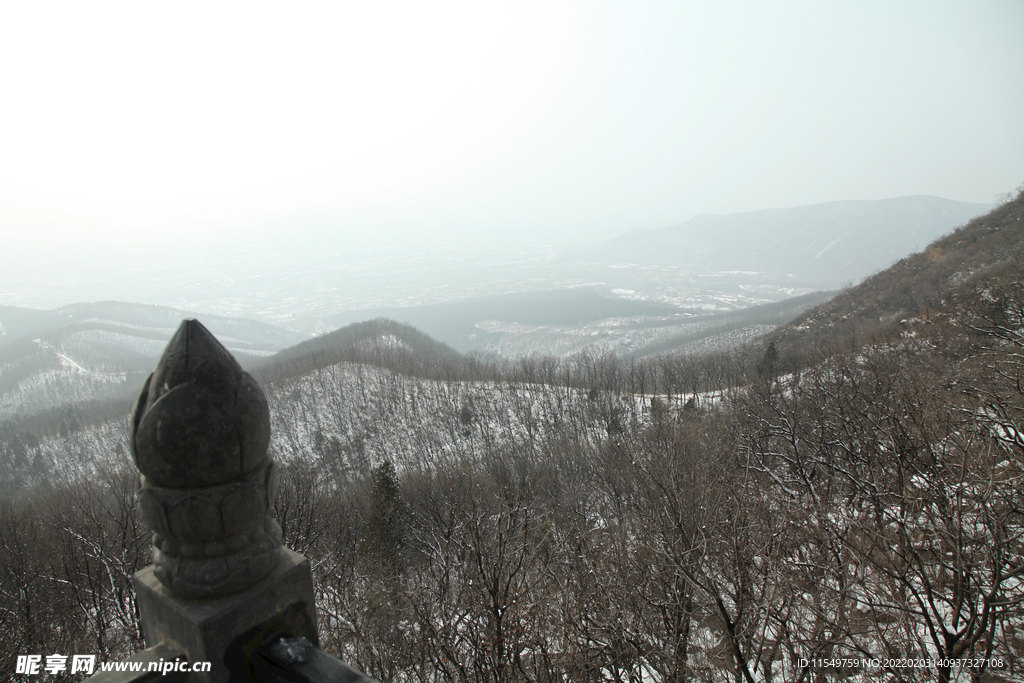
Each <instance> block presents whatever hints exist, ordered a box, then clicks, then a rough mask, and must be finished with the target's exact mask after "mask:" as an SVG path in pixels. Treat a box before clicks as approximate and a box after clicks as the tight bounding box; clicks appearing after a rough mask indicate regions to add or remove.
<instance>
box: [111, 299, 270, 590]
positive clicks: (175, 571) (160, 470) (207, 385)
mask: <svg viewBox="0 0 1024 683" xmlns="http://www.w3.org/2000/svg"><path fill="white" fill-rule="evenodd" d="M130 431H131V433H130V444H131V449H132V456H133V458H134V459H135V464H136V465H137V466H138V468H139V471H140V472H141V473H142V488H141V490H140V492H139V501H140V506H141V508H142V514H143V517H144V519H145V520H146V522H147V523H148V524H149V525H150V526H151V527H152V528H153V531H154V535H153V545H154V550H153V564H154V565H155V566H156V568H155V573H156V576H157V578H158V579H159V580H160V582H161V583H163V585H164V586H166V587H167V588H168V589H169V590H170V591H171V592H172V593H174V594H175V595H178V596H180V597H183V598H193V599H197V598H209V597H215V596H219V595H227V594H230V593H234V592H237V591H240V590H243V589H245V588H248V587H249V586H252V585H253V584H255V583H256V582H258V581H259V580H260V579H262V578H263V577H264V576H266V575H267V574H269V573H270V571H271V570H273V568H274V566H275V564H276V562H277V559H278V553H280V552H282V550H281V528H280V527H279V526H278V524H277V522H276V520H275V519H274V508H273V503H274V498H275V497H276V495H277V477H276V472H275V470H274V463H273V462H272V461H271V459H270V457H269V455H268V453H267V447H268V446H269V444H270V411H269V409H268V407H267V401H266V397H265V396H264V395H263V391H262V389H260V387H259V385H258V384H257V383H256V380H254V379H253V378H252V376H250V375H249V374H248V373H247V372H245V371H243V370H242V368H241V367H240V366H239V365H238V363H237V361H235V359H234V358H233V357H232V356H231V354H230V353H229V352H228V350H227V349H225V348H224V347H223V346H222V345H221V344H220V342H218V341H217V340H216V339H215V338H214V337H213V335H212V334H210V332H209V331H208V330H207V329H206V328H205V327H203V326H202V325H201V324H200V323H199V322H198V321H196V320H191V319H190V320H185V321H183V322H182V323H181V326H180V327H179V328H178V331H177V332H176V333H175V334H174V337H172V338H171V341H170V342H169V343H168V344H167V348H166V349H165V350H164V353H163V355H162V356H161V357H160V360H159V362H158V363H157V366H156V370H154V372H153V374H152V375H150V376H149V379H147V380H146V383H145V385H144V386H143V387H142V391H141V393H140V394H139V397H138V399H137V401H136V404H135V408H134V410H133V411H132V417H131V425H130Z"/></svg>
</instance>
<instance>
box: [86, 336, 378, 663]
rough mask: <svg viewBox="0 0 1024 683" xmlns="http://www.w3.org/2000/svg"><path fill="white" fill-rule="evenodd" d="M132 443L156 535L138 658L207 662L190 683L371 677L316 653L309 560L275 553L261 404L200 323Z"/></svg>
mask: <svg viewBox="0 0 1024 683" xmlns="http://www.w3.org/2000/svg"><path fill="white" fill-rule="evenodd" d="M130 443H131V451H132V455H133V457H134V459H135V464H136V465H137V466H138V468H139V471H140V472H141V475H142V477H141V480H142V486H141V489H140V491H139V504H140V507H141V510H142V515H143V518H144V519H145V521H146V523H147V524H149V526H150V527H152V529H153V564H151V565H150V566H148V567H146V568H145V569H143V570H141V571H139V572H137V573H136V574H135V589H136V593H137V597H138V605H139V613H140V617H141V622H142V628H143V632H144V634H145V637H146V645H147V646H148V647H149V650H147V651H146V652H149V651H150V650H153V651H154V652H156V651H159V652H160V653H161V656H162V657H163V656H166V655H167V654H168V653H171V652H176V653H180V654H181V655H183V656H184V657H185V658H187V659H188V660H189V661H190V662H210V663H211V670H210V671H209V672H208V673H202V672H200V673H192V674H191V680H193V681H196V682H197V683H227V682H228V681H231V682H232V683H234V682H235V681H248V680H274V675H275V674H274V673H273V671H275V670H276V669H275V667H276V666H278V665H281V666H284V667H285V669H287V667H288V666H289V665H290V664H296V665H299V668H301V665H303V663H306V662H308V661H309V660H310V658H311V657H313V658H314V659H316V658H321V659H322V658H326V660H330V661H327V668H328V670H329V671H330V672H331V673H330V677H329V678H324V679H323V680H338V681H341V680H347V681H358V680H363V681H368V680H369V679H367V678H365V677H363V676H362V675H361V674H359V673H358V672H356V671H354V670H352V669H348V668H347V667H345V666H344V665H342V664H341V663H340V662H338V661H337V660H335V659H334V658H332V657H329V656H328V655H324V654H323V653H321V652H319V650H317V649H316V648H317V645H318V638H317V623H316V606H315V603H314V594H313V580H312V573H311V571H310V566H309V561H308V560H307V559H306V558H305V557H303V556H302V555H300V554H298V553H296V552H293V551H291V550H289V549H287V548H284V547H283V546H282V541H281V527H280V526H278V524H277V521H276V519H275V516H274V507H273V504H274V498H275V497H276V495H277V473H276V471H275V468H274V463H273V461H272V460H271V458H270V457H269V455H268V453H267V448H268V446H269V443H270V413H269V410H268V407H267V401H266V398H265V396H264V394H263V391H262V390H261V389H260V387H259V385H258V384H257V383H256V381H255V380H254V379H253V378H252V376H250V375H249V374H248V373H247V372H245V371H243V370H242V368H241V367H240V366H239V365H238V363H237V362H236V361H235V359H234V358H233V357H232V356H231V354H230V353H229V352H228V351H227V349H225V348H224V347H223V346H222V345H221V344H220V342H218V341H217V340H216V339H215V338H214V337H213V335H212V334H210V332H209V331H207V329H206V328H205V327H203V326H202V325H201V324H200V323H199V322H198V321H196V320H185V321H183V322H182V324H181V326H180V327H179V328H178V331H177V332H176V333H175V335H174V337H173V338H172V339H171V341H170V342H169V343H168V344H167V348H166V349H165V350H164V353H163V355H162V356H161V358H160V360H159V362H158V363H157V366H156V370H155V371H154V372H153V374H152V375H150V377H149V379H147V380H146V383H145V385H144V386H143V388H142V392H141V393H140V394H139V397H138V400H137V402H136V405H135V408H134V410H133V411H132V416H131V423H130ZM303 638H304V639H305V640H301V639H303ZM289 639H291V640H289ZM282 643H283V644H284V645H286V646H288V645H289V644H290V643H296V644H294V645H290V646H289V647H283V646H282V645H281V644H282ZM272 646H273V652H274V653H278V655H280V656H279V657H278V660H279V661H276V660H275V659H274V657H275V656H276V655H274V654H272V653H271V649H272ZM295 652H302V653H305V654H304V655H303V656H298V655H295V656H292V655H290V654H289V653H293V654H294V653H295ZM260 653H263V654H262V656H261V654H260ZM141 654H142V655H145V653H141ZM153 656H154V655H150V656H149V658H150V659H152V657H153ZM139 658H140V657H139V656H137V657H136V658H134V659H139ZM293 660H294V661H293ZM317 661H320V659H317ZM322 663H323V662H321V664H322ZM268 667H269V670H270V673H268ZM338 667H340V668H338ZM307 668H308V667H307ZM94 678H95V679H97V680H99V679H100V676H96V677H94ZM285 679H287V680H299V681H301V680H306V679H304V678H302V677H301V674H300V675H296V674H294V673H291V674H289V675H288V676H285V677H282V678H281V680H285ZM108 680H114V679H113V678H110V679H108ZM119 680H148V679H144V678H124V677H121V678H119ZM163 680H170V679H163Z"/></svg>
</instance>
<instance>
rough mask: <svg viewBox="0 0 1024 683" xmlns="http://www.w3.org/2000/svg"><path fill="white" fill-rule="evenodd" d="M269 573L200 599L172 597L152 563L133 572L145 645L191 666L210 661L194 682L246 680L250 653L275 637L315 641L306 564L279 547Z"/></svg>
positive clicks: (297, 556) (313, 618)
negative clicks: (161, 646) (179, 655)
mask: <svg viewBox="0 0 1024 683" xmlns="http://www.w3.org/2000/svg"><path fill="white" fill-rule="evenodd" d="M223 561H224V560H222V562H223ZM270 570H271V571H270V572H269V574H266V573H265V574H266V575H265V576H264V578H263V579H262V580H261V581H260V582H259V583H258V584H256V585H254V586H253V587H251V588H249V589H247V590H244V591H241V592H237V593H233V594H231V595H227V596H224V597H220V598H212V599H209V600H202V601H196V600H186V599H182V598H181V597H180V596H178V595H176V594H174V593H172V592H171V591H170V590H169V589H168V588H167V586H166V584H165V583H164V582H163V581H162V580H158V577H157V575H156V572H155V566H154V565H150V566H149V567H147V568H146V569H143V570H141V571H139V572H137V573H136V574H135V591H136V594H137V596H138V603H139V614H140V615H141V620H142V629H143V632H144V633H145V635H146V643H147V644H148V645H151V646H152V645H156V644H158V643H165V644H167V645H169V646H171V647H173V648H175V649H176V650H179V651H181V652H184V653H186V654H187V655H188V658H189V660H191V661H193V662H198V661H209V662H211V663H212V665H213V666H212V669H211V671H210V672H209V674H192V676H193V680H195V681H197V682H200V683H227V681H230V680H239V679H241V680H249V678H248V660H249V658H250V657H251V655H252V651H255V648H257V647H259V646H260V645H262V644H263V643H265V642H268V641H269V640H270V639H271V638H272V637H273V636H274V635H275V634H283V635H288V636H305V637H306V638H308V639H309V640H310V641H312V642H313V643H316V642H317V628H316V610H315V605H314V602H313V600H314V596H313V579H312V573H311V572H310V569H309V561H308V560H307V559H306V558H304V557H303V556H302V555H299V554H298V553H295V552H292V551H291V550H287V549H284V548H281V549H279V552H278V553H277V554H276V555H275V556H274V557H273V563H272V565H271V567H270ZM237 669H242V670H243V671H244V673H243V671H238V670H237ZM232 674H235V675H237V676H238V677H237V678H235V677H233V676H232Z"/></svg>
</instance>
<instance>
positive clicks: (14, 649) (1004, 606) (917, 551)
mask: <svg viewBox="0 0 1024 683" xmlns="http://www.w3.org/2000/svg"><path fill="white" fill-rule="evenodd" d="M1022 216H1024V196H1022V195H1021V194H1020V193H1018V195H1017V197H1016V199H1014V200H1013V201H1010V202H1008V203H1006V204H1005V205H1003V206H1001V207H999V208H998V209H996V210H994V211H993V212H992V213H990V214H988V215H986V216H984V217H981V218H978V219H976V220H974V221H972V222H971V223H970V224H968V225H966V226H964V227H963V228H961V229H960V230H958V231H957V232H955V233H953V234H952V235H950V236H948V237H946V238H943V239H942V240H940V241H938V242H936V243H934V244H933V245H931V246H930V247H929V248H928V249H927V250H926V251H924V252H923V253H921V254H918V255H915V256H912V257H910V258H908V259H905V260H903V261H901V262H900V263H898V264H896V265H895V266H894V267H893V268H891V269H889V270H887V271H884V272H882V273H880V274H878V275H877V276H875V277H873V278H870V279H869V280H867V281H865V282H864V283H863V284H861V285H859V286H857V287H853V288H850V289H848V290H847V291H845V292H844V293H842V294H841V295H840V296H839V297H837V298H836V299H834V300H832V301H831V302H829V303H826V304H824V305H822V306H819V307H818V308H816V309H813V310H812V311H810V312H808V313H807V314H806V315H805V316H803V317H801V318H800V319H798V320H797V321H795V322H794V323H792V324H790V325H787V326H785V327H783V328H780V329H777V330H775V331H774V332H772V333H771V334H770V335H768V336H766V337H764V338H762V339H760V340H758V341H757V342H756V343H755V344H753V345H751V346H747V347H744V348H740V349H737V350H735V351H731V352H728V353H717V354H709V355H681V354H674V353H672V352H667V353H664V354H661V355H655V356H651V357H648V358H645V359H642V360H635V359H634V360H628V359H622V358H620V357H617V356H615V355H613V354H610V353H606V354H600V353H588V352H583V353H578V354H575V355H572V356H567V357H563V358H550V357H540V356H534V357H524V358H520V359H517V360H514V361H511V360H509V361H501V360H497V359H489V358H482V357H464V356H460V355H458V354H456V353H454V352H453V351H451V350H450V349H448V348H446V347H444V346H442V345H437V344H436V343H434V342H432V340H429V338H426V337H424V336H422V335H417V333H416V332H415V330H411V328H408V327H407V326H398V325H396V324H393V323H388V322H386V321H376V322H374V323H372V324H366V325H364V326H363V327H353V328H351V329H348V328H346V329H347V331H345V330H342V331H339V332H338V333H335V334H336V335H337V336H336V337H334V338H329V337H324V338H320V339H318V340H315V341H314V342H308V343H307V346H306V347H303V348H299V347H297V349H296V350H295V351H294V353H292V355H282V356H281V357H279V358H278V359H276V360H275V361H271V362H270V363H268V365H267V366H266V367H264V368H263V369H261V370H257V375H258V376H259V377H260V381H261V383H262V384H263V385H264V388H265V391H266V393H267V396H268V399H269V402H270V405H271V410H272V424H273V430H274V431H273V441H272V449H273V451H274V454H275V457H276V458H277V460H278V462H279V464H280V468H281V475H282V485H281V493H280V496H279V499H278V502H277V511H278V518H279V521H280V522H281V526H282V528H283V529H284V533H285V542H286V544H287V545H289V546H290V547H292V548H294V549H295V550H298V551H299V552H302V553H304V554H306V555H307V556H309V557H310V558H311V560H312V565H313V567H314V572H315V580H316V589H317V598H318V603H317V607H318V610H319V619H320V628H321V646H322V647H324V649H326V650H328V651H330V652H332V653H334V654H336V655H337V656H339V657H340V658H342V659H344V660H346V661H348V662H350V663H352V664H353V665H355V666H357V667H359V668H361V669H363V670H364V671H366V672H367V673H368V674H370V675H372V676H375V677H377V678H379V679H380V680H382V681H424V682H426V681H465V682H466V683H469V682H471V681H472V682H475V681H483V680H487V681H495V682H498V681H551V682H554V681H560V682H561V681H566V680H571V681H723V682H725V681H838V680H852V681H870V680H886V681H923V680H938V681H988V682H995V683H998V682H999V681H1013V680H1020V676H1021V675H1022V673H1021V672H1022V670H1024V659H1022V657H1024V538H1022V534H1024V438H1022V436H1021V432H1020V430H1019V427H1020V425H1021V423H1022V419H1024V389H1022V387H1024V358H1022V355H1021V353H1022V350H1024V285H1022V284H1021V282H1022V278H1024V268H1022V265H1024V251H1022V250H1024V221H1021V217H1022ZM118 424H119V423H118V422H104V423H102V424H101V425H94V426H90V427H87V428H85V427H83V428H82V429H77V430H72V429H68V430H67V433H66V434H65V433H57V434H55V435H51V436H46V437H45V438H40V439H39V440H38V443H36V444H32V445H30V444H25V443H24V442H22V446H21V447H20V450H14V451H12V450H11V447H10V445H9V444H10V441H9V440H8V441H4V444H5V445H4V449H5V450H4V453H3V457H4V458H5V460H4V462H5V463H15V465H16V464H17V463H18V462H22V461H26V462H28V463H29V465H28V466H29V467H30V468H31V470H32V471H31V472H30V474H27V475H25V476H24V479H23V481H22V483H21V485H22V486H26V487H27V486H32V487H33V491H32V495H18V493H17V492H14V491H10V492H9V494H8V496H7V498H5V499H4V500H3V501H0V568H2V569H0V571H2V574H0V630H2V631H3V632H4V633H7V634H11V635H10V636H9V637H8V638H7V639H6V640H5V644H4V650H5V652H6V653H8V654H10V653H23V652H65V651H75V652H95V653H98V654H100V656H101V658H103V659H111V658H115V657H124V656H125V655H126V654H127V653H128V652H129V651H131V650H132V649H133V648H137V647H139V646H140V644H141V640H140V637H139V634H138V629H137V625H136V623H135V616H134V615H135V609H134V594H133V592H132V591H131V590H130V582H129V579H130V576H131V573H132V572H133V571H135V570H136V569H138V568H141V567H142V566H144V565H145V564H146V563H147V562H148V552H149V549H148V544H149V542H150V534H149V533H148V531H147V530H146V529H145V528H144V527H143V526H142V523H141V520H140V519H139V518H138V512H137V508H136V506H135V503H134V487H135V483H134V481H135V474H134V473H133V471H132V469H131V468H130V466H129V465H128V464H127V459H126V457H125V456H124V455H123V454H118V449H119V448H120V446H119V444H120V443H121V442H120V441H119V438H120V437H119V432H118V431H117V429H118V428H119V427H118V426H117V425H118ZM100 451H102V452H100ZM19 458H21V459H22V460H19ZM36 458H39V464H38V465H34V464H33V462H32V461H33V460H34V459H36ZM68 460H73V461H74V462H75V463H76V465H75V467H70V466H61V465H60V463H61V462H65V461H68ZM5 466H9V467H11V466H14V465H5ZM62 467H63V469H62ZM12 471H16V472H21V471H22V470H18V469H15V470H12ZM83 472H86V473H88V476H87V477H82V476H81V474H82V473H83ZM63 473H67V478H64V474H63ZM76 473H77V474H76ZM76 477H78V478H76ZM72 481H73V483H72ZM55 624H60V625H61V627H60V628H55V627H54V625H55ZM861 658H869V659H876V660H877V662H876V663H877V666H875V665H871V666H867V667H865V666H862V665H861ZM908 659H909V661H910V665H909V666H908V665H907V660H908ZM823 661H827V662H833V663H836V662H838V665H836V666H831V665H826V664H823Z"/></svg>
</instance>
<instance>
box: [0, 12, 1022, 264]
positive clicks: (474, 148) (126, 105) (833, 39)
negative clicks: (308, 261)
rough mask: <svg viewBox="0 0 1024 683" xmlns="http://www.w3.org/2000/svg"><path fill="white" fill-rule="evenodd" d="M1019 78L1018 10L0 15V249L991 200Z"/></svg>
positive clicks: (596, 229)
mask: <svg viewBox="0 0 1024 683" xmlns="http://www.w3.org/2000/svg"><path fill="white" fill-rule="evenodd" d="M1022 74H1024V2H1020V1H1019V0H1007V1H1005V2H996V1H984V0H969V1H964V2H942V1H937V0H928V1H925V2H910V1H899V2H893V1H892V0H885V1H883V2H866V1H864V0H858V1H857V2H843V3H839V2H819V1H814V2H776V1H772V2H722V1H720V0H716V1H715V2H682V1H680V2H644V1H642V0H630V1H629V2H620V3H616V2H600V1H598V0H584V1H581V2H568V1H563V0H541V1H539V2H531V1H529V0H515V1H514V2H503V3H497V2H493V3H492V2H482V1H480V0H471V1H467V2H445V1H442V0H432V1H430V2H386V1H375V2H365V1H360V2H330V3H273V4H271V3H254V2H246V3H237V4H224V3H208V2H199V3H185V2H175V3H141V2H126V3H123V4H110V3H104V2H73V3H72V2H69V3H51V2H23V3H5V4H4V7H3V9H2V10H0V97H2V103H0V234H2V236H3V238H4V239H5V240H6V241H7V243H8V244H14V243H17V242H20V241H23V240H25V239H28V238H31V239H32V240H33V241H35V242H36V243H38V241H39V240H71V241H75V242H80V241H85V242H89V243H92V244H97V245H99V244H102V243H103V242H104V240H112V239H113V240H124V239H126V238H131V239H137V240H149V239H156V238H157V236H158V235H163V234H164V230H165V229H166V228H169V227H173V228H177V229H180V230H183V231H196V230H202V231H203V232H204V233H206V234H215V233H216V232H217V231H220V230H229V229H235V230H237V229H243V228H250V227H258V226H263V225H267V224H272V225H273V224H280V222H281V221H282V219H283V220H284V223H289V222H291V223H293V224H294V223H295V222H296V221H299V222H301V221H302V220H305V219H304V218H303V217H318V218H317V220H321V221H327V223H328V224H330V225H334V226H337V227H336V228H332V229H336V230H337V232H338V234H339V235H344V234H346V233H347V232H350V231H351V232H357V231H365V230H371V229H372V230H383V231H386V232H388V234H392V235H393V234H400V233H402V232H405V231H409V232H415V233H419V234H427V235H429V234H432V233H434V232H436V231H439V230H459V231H466V230H480V231H487V232H488V233H489V234H501V232H502V231H505V230H527V231H551V232H557V231H559V230H568V231H575V232H580V231H591V232H593V234H594V235H600V236H607V235H610V234H615V233H619V232H624V231H626V230H629V229H633V228H640V227H658V226H662V225H668V224H673V223H680V222H683V221H685V220H687V219H688V218H690V217H691V216H693V215H695V214H698V213H709V212H710V213H731V212H736V211H745V210H754V209H761V208H768V207H781V206H796V205H803V204H812V203H818V202H825V201H832V200H840V199H880V198H887V197H896V196H904V195H912V194H930V195H937V196H941V197H946V198H949V199H957V200H962V201H972V202H991V201H992V200H993V198H994V196H995V195H996V194H998V193H1001V192H1006V191H1009V190H1012V189H1013V188H1015V187H1016V186H1018V185H1019V184H1021V182H1024V126H1022V125H1021V122H1022V121H1024V76H1022ZM325 217H326V218H325ZM310 220H313V219H312V218H311V219H310ZM274 221H278V223H274Z"/></svg>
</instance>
